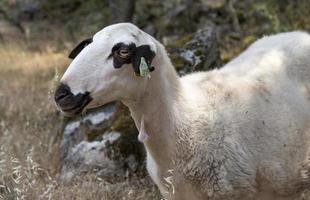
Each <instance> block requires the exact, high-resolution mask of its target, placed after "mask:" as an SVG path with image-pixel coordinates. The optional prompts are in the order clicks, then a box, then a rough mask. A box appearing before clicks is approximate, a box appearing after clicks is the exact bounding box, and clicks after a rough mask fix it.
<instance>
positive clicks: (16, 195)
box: [0, 43, 159, 200]
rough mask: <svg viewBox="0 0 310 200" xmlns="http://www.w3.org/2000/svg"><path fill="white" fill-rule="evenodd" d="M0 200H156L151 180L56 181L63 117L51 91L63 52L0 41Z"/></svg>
mask: <svg viewBox="0 0 310 200" xmlns="http://www.w3.org/2000/svg"><path fill="white" fill-rule="evenodd" d="M0 58H1V59H0V199H12V200H13V199H29V200H30V199H31V200H33V199H80V200H84V199H106V200H108V199H109V200H110V199H111V200H112V199H159V198H158V195H157V190H156V189H155V188H154V186H153V184H151V182H150V180H149V179H147V178H146V179H145V178H142V179H141V178H139V177H133V178H131V179H129V180H127V181H125V182H122V183H116V184H109V183H106V182H104V181H103V180H101V179H99V178H98V177H95V176H92V175H85V176H82V177H77V178H76V180H74V181H73V182H72V183H70V184H68V185H63V184H61V183H60V182H59V181H58V178H57V176H58V175H57V173H58V142H59V138H60V137H58V136H59V133H60V131H61V118H62V117H61V115H60V113H59V112H58V111H56V107H55V106H54V101H53V91H54V88H55V85H56V84H57V80H58V78H59V76H60V75H59V74H58V73H60V74H61V73H62V72H63V71H64V69H65V67H66V66H67V64H68V63H69V60H68V59H67V58H66V53H65V52H59V51H55V50H54V49H53V48H52V47H46V48H45V49H44V50H41V51H32V50H30V49H29V48H27V45H26V44H24V43H18V44H12V43H11V44H0Z"/></svg>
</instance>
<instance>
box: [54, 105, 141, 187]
mask: <svg viewBox="0 0 310 200" xmlns="http://www.w3.org/2000/svg"><path fill="white" fill-rule="evenodd" d="M123 109H124V106H122V105H120V104H115V103H112V104H108V105H106V106H103V107H101V108H99V109H98V110H94V111H92V112H89V113H87V114H85V115H84V116H81V117H79V118H76V119H74V120H72V121H70V122H69V123H67V125H66V126H65V128H64V132H63V140H62V142H61V144H60V165H61V166H60V178H61V180H62V181H63V182H64V183H69V182H70V181H71V180H72V179H73V178H74V177H75V176H77V175H81V174H84V173H96V175H97V176H99V177H100V178H103V179H104V180H105V181H110V182H117V181H121V180H123V179H124V178H126V177H127V176H130V175H131V174H133V173H136V172H143V173H144V160H143V159H142V157H143V155H144V152H143V148H142V146H141V144H140V143H139V142H138V141H137V139H136V137H137V131H136V129H135V130H130V128H129V127H128V126H127V127H128V129H122V128H118V127H117V124H118V123H121V124H123V123H125V121H124V120H126V119H127V118H126V117H125V119H124V115H125V116H126V115H127V114H126V113H127V111H126V110H125V111H126V112H124V111H123ZM127 123H130V124H133V122H132V121H129V122H127ZM114 129H116V130H114ZM134 132H135V133H136V134H133V133H134Z"/></svg>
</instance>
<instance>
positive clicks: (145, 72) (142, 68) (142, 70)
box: [139, 57, 151, 78]
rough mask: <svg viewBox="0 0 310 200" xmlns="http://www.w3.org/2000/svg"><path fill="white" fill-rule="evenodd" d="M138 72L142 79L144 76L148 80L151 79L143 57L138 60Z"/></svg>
mask: <svg viewBox="0 0 310 200" xmlns="http://www.w3.org/2000/svg"><path fill="white" fill-rule="evenodd" d="M139 70H140V76H142V77H145V76H146V77H148V78H151V74H150V70H149V67H148V65H147V63H146V61H145V58H144V57H141V59H140V66H139Z"/></svg>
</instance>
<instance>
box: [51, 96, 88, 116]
mask: <svg viewBox="0 0 310 200" xmlns="http://www.w3.org/2000/svg"><path fill="white" fill-rule="evenodd" d="M91 101H92V98H91V96H90V95H87V96H85V98H83V99H81V100H80V101H73V102H74V103H71V104H70V103H67V104H66V105H60V104H57V106H58V107H59V108H60V110H61V111H62V112H63V113H64V114H65V115H66V116H68V117H74V116H77V115H79V114H81V113H82V112H83V110H84V108H85V107H86V106H87V105H88V104H89V103H90V102H91Z"/></svg>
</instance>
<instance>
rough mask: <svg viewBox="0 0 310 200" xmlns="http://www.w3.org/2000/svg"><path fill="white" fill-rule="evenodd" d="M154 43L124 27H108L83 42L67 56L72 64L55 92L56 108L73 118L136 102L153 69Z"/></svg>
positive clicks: (152, 40) (144, 34)
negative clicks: (85, 111)
mask: <svg viewBox="0 0 310 200" xmlns="http://www.w3.org/2000/svg"><path fill="white" fill-rule="evenodd" d="M154 41H155V40H154V39H153V38H152V37H151V36H149V35H148V34H146V33H144V32H143V31H141V30H140V29H139V28H137V27H136V26H134V25H132V24H128V23H121V24H115V25H111V26H108V27H106V28H104V29H102V30H101V31H99V32H98V33H96V34H95V35H94V37H93V38H92V39H87V40H84V41H83V42H81V43H80V44H79V45H78V46H77V47H76V48H74V49H73V51H72V52H71V54H70V55H69V57H70V58H73V61H72V63H71V64H70V66H69V67H68V69H67V70H66V72H65V74H64V75H63V77H62V79H61V83H60V85H59V86H58V88H57V89H56V92H55V101H56V104H57V105H58V107H59V108H60V109H61V110H62V111H63V112H64V113H66V114H69V115H75V114H79V113H80V112H82V110H83V109H84V108H85V107H88V108H90V107H97V106H100V105H103V104H105V103H108V102H110V101H114V100H122V99H126V100H135V99H138V98H139V97H140V95H141V94H142V92H143V91H144V88H145V87H146V83H147V81H148V77H147V76H148V73H150V72H151V71H152V70H153V69H154V68H153V67H151V63H152V60H153V58H154V57H155V55H156V46H155V42H154ZM141 66H142V67H144V68H141Z"/></svg>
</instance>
